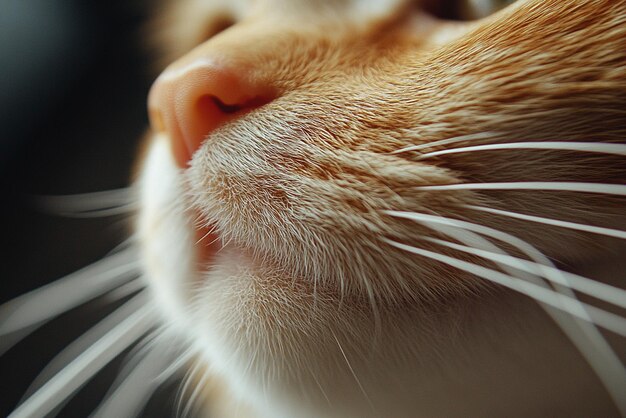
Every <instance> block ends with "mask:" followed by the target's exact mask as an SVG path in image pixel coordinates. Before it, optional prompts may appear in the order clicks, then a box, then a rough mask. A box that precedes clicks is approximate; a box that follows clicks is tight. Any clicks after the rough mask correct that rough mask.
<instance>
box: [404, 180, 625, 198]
mask: <svg viewBox="0 0 626 418" xmlns="http://www.w3.org/2000/svg"><path fill="white" fill-rule="evenodd" d="M416 189H417V190H544V191H563V192H581V193H600V194H611V195H617V196H626V185H621V184H608V183H580V182H567V181H562V182H560V181H519V182H503V183H461V184H443V185H437V186H417V187H416Z"/></svg>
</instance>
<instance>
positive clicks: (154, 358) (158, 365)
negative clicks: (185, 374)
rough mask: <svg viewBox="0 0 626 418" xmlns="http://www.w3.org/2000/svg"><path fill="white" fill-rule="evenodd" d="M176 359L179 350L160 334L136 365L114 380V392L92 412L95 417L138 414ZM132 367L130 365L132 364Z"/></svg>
mask: <svg viewBox="0 0 626 418" xmlns="http://www.w3.org/2000/svg"><path fill="white" fill-rule="evenodd" d="M176 360H177V353H176V349H172V347H171V346H170V341H167V342H166V341H164V338H159V337H157V340H156V341H155V342H154V344H151V346H150V347H148V352H147V353H146V354H145V355H144V356H143V357H141V359H140V360H139V361H138V362H137V364H133V365H132V368H131V369H130V370H128V371H125V373H122V374H121V375H122V376H123V377H122V378H120V379H118V380H119V381H118V382H116V383H114V385H113V387H112V389H111V391H110V392H109V394H107V396H106V397H105V399H104V400H103V401H102V402H101V403H100V405H99V406H98V408H97V409H96V410H95V411H94V412H93V413H92V414H91V415H90V417H92V418H106V417H128V418H131V417H136V416H138V415H139V414H140V413H141V411H142V410H143V408H144V407H145V405H146V404H147V403H148V401H149V399H150V396H152V394H153V393H154V392H155V391H156V390H157V389H158V387H159V386H161V384H163V382H164V379H161V378H160V377H161V375H162V373H163V370H165V369H167V368H168V366H170V365H171V364H172V362H175V361H176ZM129 367H131V366H129Z"/></svg>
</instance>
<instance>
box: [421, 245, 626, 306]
mask: <svg viewBox="0 0 626 418" xmlns="http://www.w3.org/2000/svg"><path fill="white" fill-rule="evenodd" d="M422 239H424V240H426V241H430V242H433V243H435V244H439V245H443V246H445V247H448V248H452V249H455V250H458V251H463V252H465V253H468V254H474V255H477V256H479V257H482V258H484V259H487V260H491V261H495V262H497V263H501V264H506V265H507V266H510V267H513V268H515V269H518V270H522V271H525V272H527V273H531V274H539V273H541V271H542V270H543V271H548V272H552V273H554V274H559V275H561V276H563V277H564V278H566V279H567V283H568V285H569V286H570V287H571V288H572V289H574V290H578V291H580V292H583V293H585V294H587V295H590V296H593V297H595V298H597V299H600V300H603V301H605V302H609V303H612V304H614V305H616V306H619V307H620V308H625V309H626V290H623V289H620V288H619V287H615V286H611V285H608V284H604V283H601V282H597V281H595V280H591V279H589V278H587V277H584V276H579V275H577V274H573V273H568V272H566V271H562V270H559V269H557V268H554V267H551V266H546V265H543V264H539V263H535V262H533V261H528V260H524V259H521V258H518V257H513V256H511V255H504V254H498V253H494V252H491V251H486V250H480V249H477V248H472V247H468V246H466V245H459V244H455V243H453V242H449V241H443V240H440V239H437V238H430V237H423V238H422ZM542 277H543V278H545V279H546V280H549V281H551V282H553V283H558V284H561V282H560V281H557V280H555V279H554V277H552V276H551V275H549V274H544V275H542Z"/></svg>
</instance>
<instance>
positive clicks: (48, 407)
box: [9, 306, 155, 418]
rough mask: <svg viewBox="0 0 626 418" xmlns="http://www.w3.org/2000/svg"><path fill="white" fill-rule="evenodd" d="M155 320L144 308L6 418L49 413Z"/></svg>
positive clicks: (39, 415)
mask: <svg viewBox="0 0 626 418" xmlns="http://www.w3.org/2000/svg"><path fill="white" fill-rule="evenodd" d="M154 321H155V316H154V308H153V307H152V306H143V307H141V308H140V309H139V310H137V311H135V312H134V313H133V314H131V315H130V316H128V317H126V318H125V319H124V320H123V321H122V322H120V323H118V324H117V326H115V327H114V328H113V329H111V330H110V331H109V332H107V333H106V334H105V335H104V336H102V338H100V339H99V340H98V341H96V342H95V343H93V344H92V345H91V346H90V347H89V348H87V349H86V350H85V351H83V352H82V353H81V354H80V355H79V356H78V357H76V358H75V359H74V360H73V361H72V362H71V363H70V364H68V365H67V366H66V367H65V368H63V370H61V371H60V372H59V373H57V374H56V375H55V376H54V377H53V378H52V379H50V380H49V381H48V382H47V383H46V384H45V385H43V386H42V387H41V388H40V389H39V390H38V391H36V392H35V393H34V394H33V395H32V396H31V397H29V398H28V399H27V400H26V401H25V402H24V403H22V404H21V405H19V406H18V407H17V408H16V409H15V410H14V411H13V412H12V413H11V415H9V418H37V417H42V416H45V415H46V414H48V413H50V412H51V411H52V410H54V408H56V407H57V406H58V405H60V404H61V403H62V402H64V401H65V400H66V399H67V398H68V397H70V396H71V395H72V394H73V393H74V392H76V391H77V390H78V389H80V387H81V386H82V385H84V384H85V383H86V382H87V381H89V380H90V379H91V378H92V377H93V376H94V375H95V374H96V373H97V372H98V371H100V370H101V369H102V368H103V367H104V366H105V365H106V364H108V363H109V362H110V361H111V360H113V359H114V358H115V357H117V356H118V355H119V354H120V353H121V352H122V351H124V350H125V349H126V348H127V347H129V346H130V345H131V344H133V343H134V342H136V341H137V340H138V339H139V338H141V336H142V335H144V334H145V333H146V332H147V331H148V330H149V329H150V328H151V327H152V326H153V324H154Z"/></svg>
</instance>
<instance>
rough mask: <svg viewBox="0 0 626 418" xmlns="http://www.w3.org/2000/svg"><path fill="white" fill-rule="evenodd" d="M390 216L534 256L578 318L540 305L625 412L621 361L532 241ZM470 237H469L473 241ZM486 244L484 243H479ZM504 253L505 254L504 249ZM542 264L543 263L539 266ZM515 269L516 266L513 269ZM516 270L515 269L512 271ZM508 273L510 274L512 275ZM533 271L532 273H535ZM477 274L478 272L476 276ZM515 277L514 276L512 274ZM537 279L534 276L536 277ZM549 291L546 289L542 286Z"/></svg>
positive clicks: (465, 225) (625, 375)
mask: <svg viewBox="0 0 626 418" xmlns="http://www.w3.org/2000/svg"><path fill="white" fill-rule="evenodd" d="M387 213H388V214H389V215H391V216H397V217H403V218H407V219H412V220H414V221H416V222H420V223H425V224H426V225H427V226H429V227H431V228H433V227H435V225H437V224H439V225H443V227H437V228H434V229H436V230H439V231H441V232H443V233H446V234H448V235H451V236H453V237H454V238H456V239H459V240H460V241H461V242H464V243H468V242H467V240H466V239H463V237H460V236H459V235H458V233H455V234H450V233H449V232H446V229H447V228H446V227H445V226H448V227H453V228H461V231H465V232H464V233H469V234H472V232H471V231H475V232H478V233H480V234H483V235H486V236H488V237H491V238H495V239H497V240H500V241H502V242H505V243H507V244H509V245H512V246H513V247H516V248H518V249H520V250H521V251H522V252H523V253H525V254H526V255H528V256H529V257H530V258H532V259H534V260H535V261H536V262H537V263H538V264H539V265H540V271H541V272H542V275H545V276H552V277H551V278H552V279H553V281H554V282H556V283H561V284H562V285H564V286H561V285H559V286H557V287H556V288H557V290H559V292H560V293H561V294H556V293H554V292H553V294H554V295H555V297H556V298H557V299H559V300H561V301H563V300H564V299H563V298H566V299H569V301H567V302H571V303H572V304H573V305H574V306H573V308H578V312H579V313H580V315H581V319H576V317H572V319H576V321H575V322H573V323H571V324H570V322H569V321H567V319H568V317H564V316H563V315H562V314H559V311H558V310H556V309H557V308H551V307H550V306H549V305H542V306H544V308H545V309H546V311H547V313H548V314H549V315H550V316H551V317H552V319H553V320H554V321H556V323H557V324H558V325H559V326H560V327H561V329H563V331H564V332H565V333H566V335H567V336H568V337H569V338H570V340H571V341H572V342H573V343H574V345H575V346H576V347H577V348H578V349H579V351H580V352H581V354H583V356H584V357H585V358H586V359H587V361H588V362H589V364H590V365H591V366H592V368H593V370H594V371H595V372H596V374H597V375H598V377H600V379H601V381H602V383H603V385H604V386H605V388H606V389H607V391H608V393H609V394H610V395H611V397H612V399H613V400H614V402H615V404H616V405H617V406H618V408H619V409H620V411H623V412H626V400H625V399H624V398H623V397H622V396H621V393H620V392H619V390H618V389H616V388H620V387H625V386H626V370H625V369H624V366H623V365H622V363H621V360H620V359H619V357H618V356H617V355H616V354H615V352H614V351H613V349H612V348H611V346H610V345H609V344H608V342H607V341H606V339H605V338H604V336H603V335H602V334H601V333H600V332H599V331H598V329H597V328H596V327H595V325H594V323H593V322H586V321H591V319H592V318H591V317H590V314H589V312H588V311H589V309H585V307H584V306H583V305H582V304H581V303H580V301H578V300H577V299H576V295H575V294H574V293H573V291H572V290H571V289H570V284H569V283H568V281H567V277H566V276H563V275H562V274H560V273H562V272H560V270H558V269H556V268H555V266H554V264H553V263H552V262H551V261H550V260H549V259H548V258H547V257H546V256H545V255H543V254H542V253H541V252H539V251H538V250H537V249H535V248H534V247H533V246H532V245H530V244H528V243H526V242H525V241H523V240H521V239H519V238H517V237H515V236H512V235H510V234H507V233H505V232H502V231H499V230H496V229H493V228H490V227H487V226H484V225H479V224H474V223H471V222H466V221H461V220H456V219H449V218H444V217H440V216H433V215H428V214H420V213H413V212H392V211H389V212H387ZM470 237H475V239H478V240H479V242H478V243H474V242H473V243H472V245H476V244H478V245H480V246H483V247H485V248H486V249H487V250H489V251H491V252H498V253H504V252H503V251H502V250H500V249H499V248H498V247H495V246H494V245H493V244H491V243H489V242H486V241H485V240H484V239H482V238H480V237H479V236H476V235H475V234H473V235H471V236H470ZM475 239H472V240H471V241H475ZM481 243H482V244H486V245H481ZM504 254H505V255H508V254H506V253H504ZM496 263H497V261H496ZM542 265H543V267H542ZM546 267H551V268H553V269H554V270H556V271H553V270H549V269H546ZM504 269H505V270H506V271H507V272H509V273H510V270H509V269H510V267H507V266H506V265H504ZM517 271H519V270H517ZM513 274H517V273H515V272H514V273H513ZM513 274H512V275H513ZM535 274H536V273H535ZM478 277H481V276H478ZM513 278H514V279H515V277H513ZM532 278H533V276H531V277H530V278H529V279H531V282H532V283H535V284H539V285H542V286H544V287H545V284H544V283H543V282H542V281H536V280H534V279H532ZM537 279H538V278H537ZM524 280H527V279H523V280H518V282H519V284H520V285H522V286H523V285H524ZM544 290H547V291H549V292H551V291H550V290H549V289H544ZM596 309H597V308H593V309H592V310H594V311H595V310H596ZM572 325H575V326H578V327H579V328H580V332H574V331H576V330H574V329H573V328H572Z"/></svg>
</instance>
